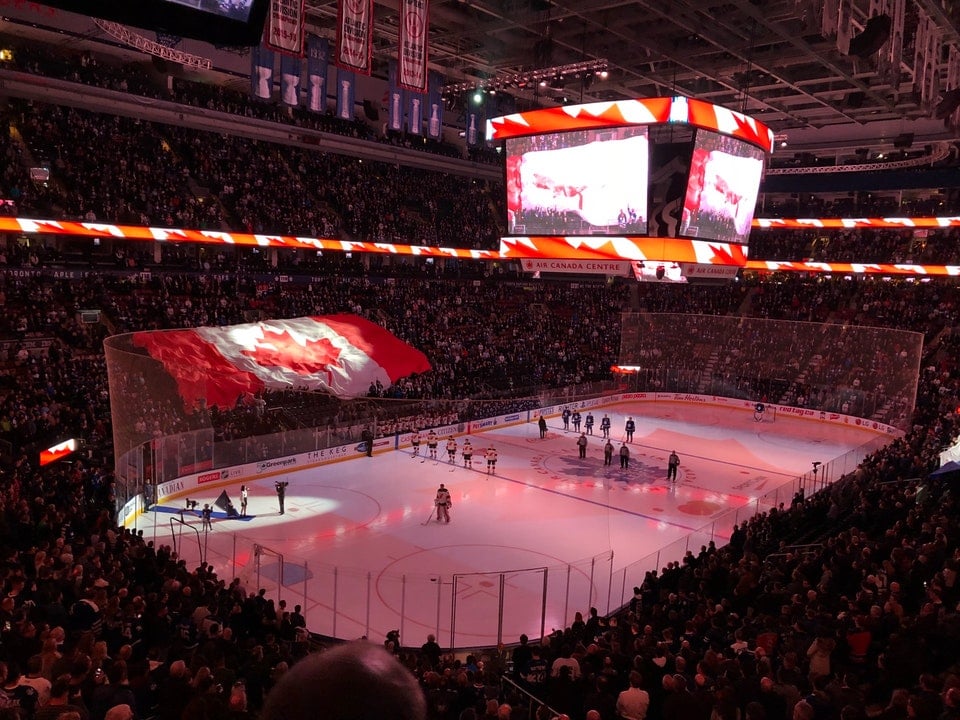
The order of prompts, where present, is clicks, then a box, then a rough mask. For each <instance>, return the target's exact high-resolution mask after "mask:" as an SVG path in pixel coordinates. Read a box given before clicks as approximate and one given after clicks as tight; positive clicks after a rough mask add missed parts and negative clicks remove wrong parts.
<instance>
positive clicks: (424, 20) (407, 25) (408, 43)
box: [397, 0, 430, 93]
mask: <svg viewBox="0 0 960 720" xmlns="http://www.w3.org/2000/svg"><path fill="white" fill-rule="evenodd" d="M428 4H429V3H428V0H401V2H400V33H399V39H400V48H399V52H398V53H397V55H398V57H399V60H400V75H399V83H400V87H402V88H404V89H406V90H412V91H414V92H418V93H423V92H426V90H427V30H428V28H429V27H430V24H429V23H430V20H429V12H428Z"/></svg>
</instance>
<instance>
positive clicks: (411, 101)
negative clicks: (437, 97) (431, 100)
mask: <svg viewBox="0 0 960 720" xmlns="http://www.w3.org/2000/svg"><path fill="white" fill-rule="evenodd" d="M423 104H424V97H423V93H418V92H411V91H409V90H408V91H407V123H408V125H409V127H408V130H409V131H410V134H411V135H423Z"/></svg>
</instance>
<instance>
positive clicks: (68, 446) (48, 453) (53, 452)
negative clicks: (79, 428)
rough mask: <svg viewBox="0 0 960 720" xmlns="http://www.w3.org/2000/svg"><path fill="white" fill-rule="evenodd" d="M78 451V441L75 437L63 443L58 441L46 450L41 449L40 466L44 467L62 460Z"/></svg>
mask: <svg viewBox="0 0 960 720" xmlns="http://www.w3.org/2000/svg"><path fill="white" fill-rule="evenodd" d="M76 451H77V441H76V439H75V438H71V439H70V440H64V441H63V442H62V443H57V444H56V445H53V446H51V447H48V448H47V449H46V450H41V451H40V466H41V467H43V466H44V465H49V464H50V463H53V462H56V461H57V460H62V459H63V458H65V457H67V456H68V455H72V454H73V453H75V452H76Z"/></svg>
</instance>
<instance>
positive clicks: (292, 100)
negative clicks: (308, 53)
mask: <svg viewBox="0 0 960 720" xmlns="http://www.w3.org/2000/svg"><path fill="white" fill-rule="evenodd" d="M300 65H301V62H300V58H299V57H297V56H296V55H281V56H280V99H281V100H282V101H283V104H284V105H290V106H291V107H296V106H297V105H299V104H300Z"/></svg>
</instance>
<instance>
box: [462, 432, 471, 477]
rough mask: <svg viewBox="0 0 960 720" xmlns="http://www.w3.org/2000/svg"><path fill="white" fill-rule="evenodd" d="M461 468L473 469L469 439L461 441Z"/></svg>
mask: <svg viewBox="0 0 960 720" xmlns="http://www.w3.org/2000/svg"><path fill="white" fill-rule="evenodd" d="M461 454H462V455H463V466H464V467H465V468H470V469H473V445H471V444H470V438H467V439H466V440H464V441H463V451H462V452H461Z"/></svg>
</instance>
